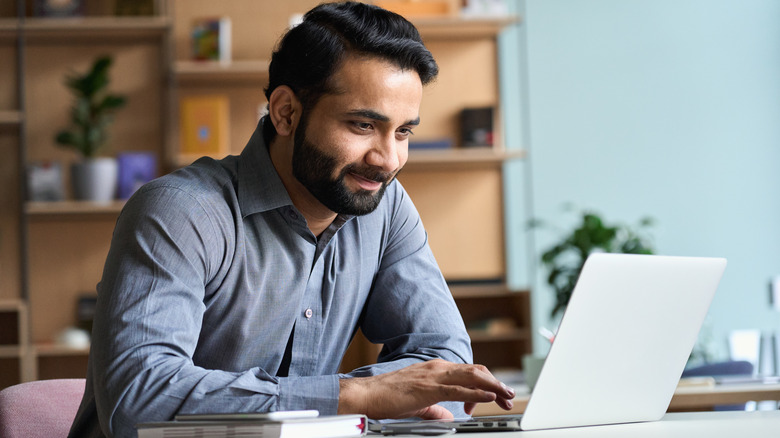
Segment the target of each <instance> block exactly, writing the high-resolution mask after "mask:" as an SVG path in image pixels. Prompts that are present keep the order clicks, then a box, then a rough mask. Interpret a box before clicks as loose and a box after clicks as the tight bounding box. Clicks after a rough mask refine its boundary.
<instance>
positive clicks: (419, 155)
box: [173, 148, 525, 169]
mask: <svg viewBox="0 0 780 438" xmlns="http://www.w3.org/2000/svg"><path fill="white" fill-rule="evenodd" d="M200 157H201V155H178V156H176V157H175V158H174V161H173V165H174V166H176V167H183V166H187V165H189V164H191V163H192V162H193V161H195V160H197V159H198V158H200ZM224 157H225V155H222V156H212V158H214V159H215V160H219V159H222V158H224ZM524 157H525V151H524V150H503V151H498V150H495V149H490V148H473V149H447V150H436V151H424V150H411V151H409V160H408V161H407V162H406V166H404V168H405V169H431V168H437V167H438V168H447V169H451V168H458V167H466V168H472V167H494V166H500V165H501V164H503V163H504V162H505V161H508V160H516V159H521V158H524Z"/></svg>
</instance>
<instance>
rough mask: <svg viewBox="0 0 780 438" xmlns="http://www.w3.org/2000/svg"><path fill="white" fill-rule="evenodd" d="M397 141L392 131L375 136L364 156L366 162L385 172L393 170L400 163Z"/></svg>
mask: <svg viewBox="0 0 780 438" xmlns="http://www.w3.org/2000/svg"><path fill="white" fill-rule="evenodd" d="M399 143H400V142H399V141H398V140H397V139H396V138H395V134H394V133H393V134H392V135H383V136H380V137H377V139H376V141H375V143H374V145H373V147H372V148H371V150H370V151H369V152H368V154H367V156H366V164H368V165H371V166H374V167H378V168H380V169H382V170H383V171H385V172H394V171H395V170H397V169H398V166H399V165H400V159H399V157H398V153H399V147H400V144H399Z"/></svg>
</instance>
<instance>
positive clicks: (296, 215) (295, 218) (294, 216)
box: [290, 211, 298, 220]
mask: <svg viewBox="0 0 780 438" xmlns="http://www.w3.org/2000/svg"><path fill="white" fill-rule="evenodd" d="M290 217H291V218H292V219H293V220H297V219H298V214H297V213H295V212H294V211H291V212H290Z"/></svg>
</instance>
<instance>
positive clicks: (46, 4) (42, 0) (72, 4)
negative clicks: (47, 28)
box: [33, 0, 85, 18]
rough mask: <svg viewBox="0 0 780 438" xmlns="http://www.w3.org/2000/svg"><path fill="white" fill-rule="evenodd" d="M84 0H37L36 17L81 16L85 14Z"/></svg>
mask: <svg viewBox="0 0 780 438" xmlns="http://www.w3.org/2000/svg"><path fill="white" fill-rule="evenodd" d="M84 3H85V2H84V0H35V3H34V6H33V15H35V16H36V17H52V18H54V17H56V18H63V17H80V16H83V15H84Z"/></svg>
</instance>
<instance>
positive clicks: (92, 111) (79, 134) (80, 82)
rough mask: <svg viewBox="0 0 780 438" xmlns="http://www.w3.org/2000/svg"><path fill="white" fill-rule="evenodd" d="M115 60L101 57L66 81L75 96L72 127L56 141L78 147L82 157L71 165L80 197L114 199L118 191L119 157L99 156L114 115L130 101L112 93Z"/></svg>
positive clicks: (73, 179) (61, 133)
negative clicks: (113, 61)
mask: <svg viewBox="0 0 780 438" xmlns="http://www.w3.org/2000/svg"><path fill="white" fill-rule="evenodd" d="M111 63H112V58H111V57H110V56H101V57H99V58H97V59H96V60H95V62H94V63H93V64H92V68H91V69H90V70H89V71H88V72H87V73H84V74H82V75H79V74H74V75H69V76H68V77H67V78H66V80H65V84H66V85H67V87H68V88H69V89H70V90H71V92H72V93H73V97H74V99H73V106H72V107H71V112H70V119H71V127H70V128H69V129H66V130H63V131H60V132H59V133H58V134H57V136H56V137H55V140H56V142H57V144H59V145H61V146H64V147H68V148H72V149H75V150H76V151H77V152H78V153H79V154H80V155H81V157H82V160H79V161H77V162H76V163H74V164H73V166H72V168H71V170H72V173H71V179H72V184H73V193H74V196H75V198H76V199H84V200H92V201H110V200H112V199H114V195H115V192H116V184H117V163H116V159H114V158H109V157H100V156H99V152H100V151H101V150H102V149H103V148H104V147H105V144H106V140H107V139H108V127H109V126H110V125H111V123H112V122H113V114H114V112H115V111H116V110H117V109H119V108H121V107H123V106H124V105H125V103H126V100H127V99H126V98H125V97H124V96H121V95H117V94H111V93H109V92H108V84H109V82H110V81H109V77H108V70H109V68H110V67H111Z"/></svg>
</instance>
